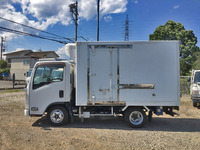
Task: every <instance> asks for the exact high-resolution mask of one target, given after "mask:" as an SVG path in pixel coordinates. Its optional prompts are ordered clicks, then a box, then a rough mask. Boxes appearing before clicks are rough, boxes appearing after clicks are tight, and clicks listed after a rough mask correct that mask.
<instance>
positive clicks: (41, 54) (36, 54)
mask: <svg viewBox="0 0 200 150" xmlns="http://www.w3.org/2000/svg"><path fill="white" fill-rule="evenodd" d="M50 54H52V55H54V57H59V56H58V55H57V54H56V53H55V52H54V51H43V52H32V53H28V54H26V55H25V56H30V57H37V58H44V57H49V56H48V55H50Z"/></svg>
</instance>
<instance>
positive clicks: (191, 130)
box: [0, 91, 200, 150]
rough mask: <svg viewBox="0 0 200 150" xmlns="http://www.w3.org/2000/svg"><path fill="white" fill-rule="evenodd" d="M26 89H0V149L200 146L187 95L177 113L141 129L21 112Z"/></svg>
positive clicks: (195, 113) (197, 115)
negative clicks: (63, 121) (58, 121)
mask: <svg viewBox="0 0 200 150" xmlns="http://www.w3.org/2000/svg"><path fill="white" fill-rule="evenodd" d="M24 101H25V93H24V92H22V91H21V92H19V91H18V92H16V91H14V92H11V91H7V92H5V91H4V92H3V91H0V108H1V109H0V120H1V121H0V149H1V150H13V149H17V150H21V149H33V150H39V149H61V150H62V149H63V150H68V149H69V150H79V149H85V150H86V149H87V150H88V149H89V150H95V149H101V150H104V149H105V150H111V149H113V150H122V149H123V150H124V149H127V150H129V149H136V150H137V149H138V150H143V149H145V150H146V149H155V150H157V149H158V150H160V149H167V150H168V149H170V150H171V149H172V150H173V149H174V150H175V149H183V150H188V149H189V150H190V149H191V150H195V149H196V150H198V149H199V147H200V109H198V108H194V107H193V106H192V101H191V99H190V97H189V96H183V97H182V99H181V103H182V104H181V107H180V111H179V113H180V116H176V117H170V116H167V115H164V116H163V117H156V116H155V115H154V116H153V117H154V118H153V120H152V122H151V123H147V124H146V126H144V127H143V128H141V129H133V128H130V127H128V126H127V125H126V124H125V123H124V120H123V118H114V119H101V120H98V119H87V120H85V121H84V123H81V122H80V120H79V119H76V120H75V121H74V122H73V123H70V124H68V125H65V126H63V127H52V126H50V125H49V124H48V122H47V119H46V117H45V116H44V117H42V118H31V117H25V116H23V110H24V105H25V104H24Z"/></svg>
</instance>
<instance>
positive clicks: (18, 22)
mask: <svg viewBox="0 0 200 150" xmlns="http://www.w3.org/2000/svg"><path fill="white" fill-rule="evenodd" d="M0 19H2V20H6V21H8V22H12V23H14V24H18V25H21V26H23V27H27V28H30V29H33V30H37V31H40V32H43V33H46V34H49V35H53V36H56V37H59V38H63V39H66V40H69V41H71V42H73V41H72V40H71V39H70V38H66V37H63V36H60V35H57V34H54V33H50V32H47V31H44V30H40V29H37V28H34V27H31V26H28V25H25V24H22V23H19V22H16V21H13V20H9V19H6V18H3V17H0Z"/></svg>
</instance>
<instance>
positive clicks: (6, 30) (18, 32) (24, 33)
mask: <svg viewBox="0 0 200 150" xmlns="http://www.w3.org/2000/svg"><path fill="white" fill-rule="evenodd" d="M0 30H2V31H5V32H10V33H15V34H20V35H25V36H31V37H35V38H40V39H45V40H50V41H54V42H58V43H62V44H67V43H68V42H66V41H59V40H55V39H52V38H47V37H43V36H39V35H36V34H31V33H27V32H22V31H17V30H13V29H9V28H5V27H1V26H0Z"/></svg>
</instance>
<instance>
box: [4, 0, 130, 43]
mask: <svg viewBox="0 0 200 150" xmlns="http://www.w3.org/2000/svg"><path fill="white" fill-rule="evenodd" d="M74 2H75V0H1V5H0V16H1V17H3V18H7V19H10V20H14V21H16V22H19V23H22V24H26V25H28V26H32V27H35V28H38V29H41V30H46V29H47V28H48V26H53V25H55V24H56V23H58V22H60V23H61V24H63V25H65V26H67V25H69V24H71V23H72V19H71V14H70V11H69V5H70V4H71V3H74ZM127 4H128V0H100V15H101V17H103V16H106V15H108V16H109V14H117V13H123V12H125V11H126V9H127V8H126V5H127ZM16 6H17V7H18V9H17V8H16ZM19 7H20V8H19ZM19 10H20V11H19ZM78 13H79V21H81V20H90V19H93V18H94V17H96V14H97V0H87V1H86V0H78ZM108 16H106V17H105V19H107V20H108V19H109V18H110V17H108ZM0 26H3V27H7V28H11V29H14V30H19V31H26V32H33V31H32V30H30V29H27V28H24V27H22V26H19V25H16V24H11V23H8V22H7V21H3V20H1V19H0ZM0 36H7V39H8V40H9V39H12V38H16V37H18V35H14V34H10V33H9V34H8V33H6V32H0Z"/></svg>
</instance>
